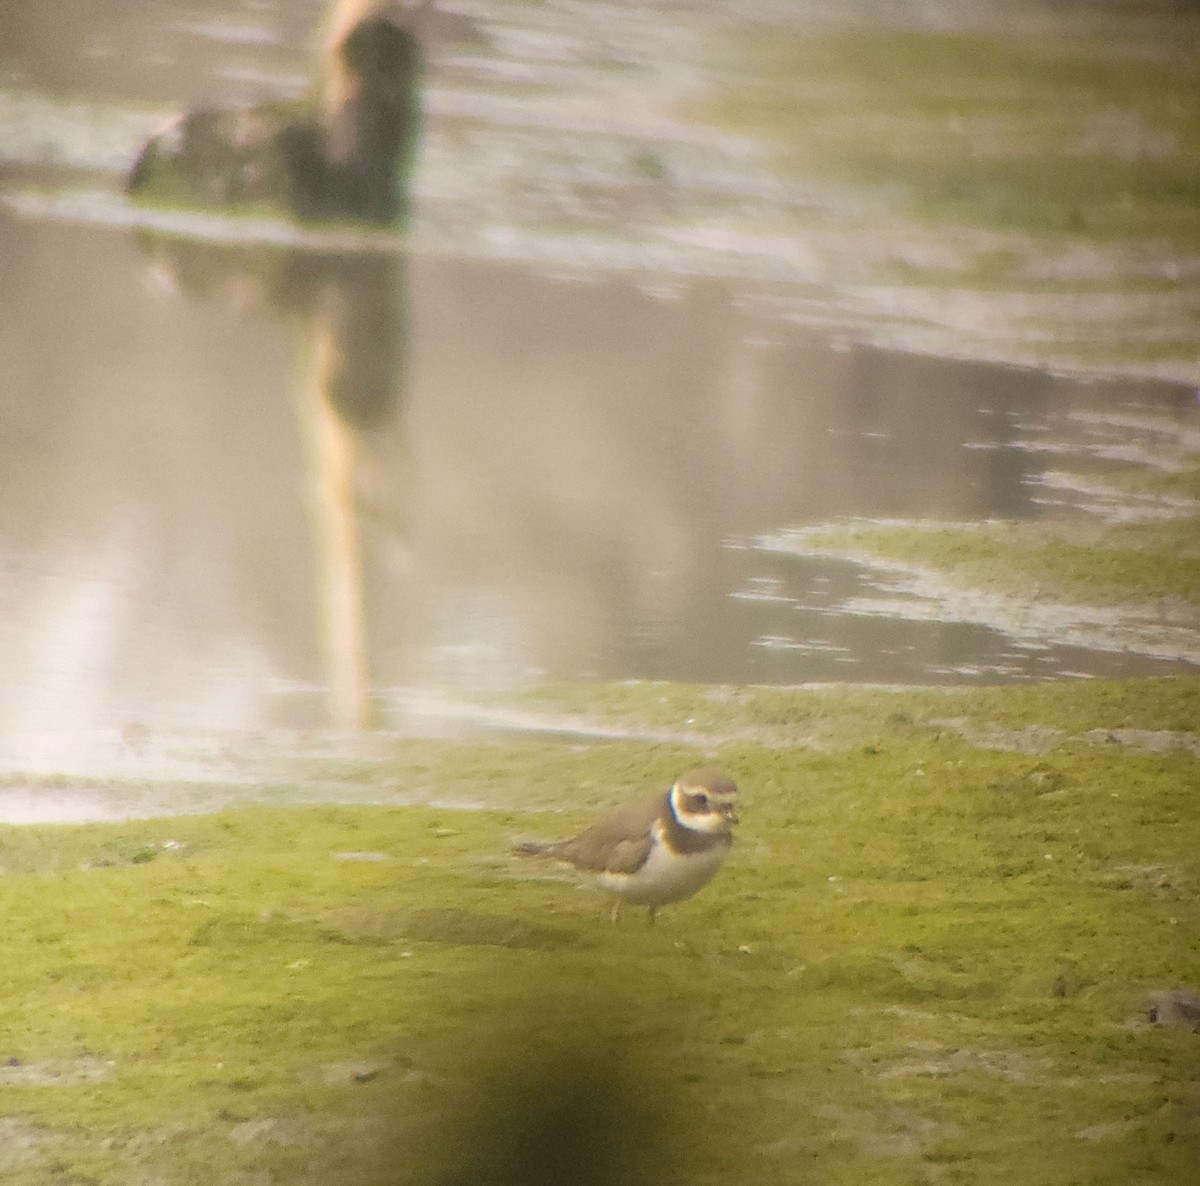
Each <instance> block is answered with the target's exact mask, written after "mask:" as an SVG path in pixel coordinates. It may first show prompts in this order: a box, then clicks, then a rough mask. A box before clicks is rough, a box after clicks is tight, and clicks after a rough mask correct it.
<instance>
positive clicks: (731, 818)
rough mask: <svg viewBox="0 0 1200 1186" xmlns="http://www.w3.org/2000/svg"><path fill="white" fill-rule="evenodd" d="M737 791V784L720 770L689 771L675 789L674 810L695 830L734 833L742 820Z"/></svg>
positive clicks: (685, 824)
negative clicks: (734, 826)
mask: <svg viewBox="0 0 1200 1186" xmlns="http://www.w3.org/2000/svg"><path fill="white" fill-rule="evenodd" d="M737 794H738V789H737V783H735V782H734V781H733V779H731V778H727V777H726V776H725V775H724V774H722V773H721V772H720V771H719V770H711V769H707V768H704V769H699V770H689V771H688V772H687V773H686V774H681V775H680V776H679V777H678V778H677V779H676V780H675V785H674V786H673V787H672V788H671V810H672V811H673V812H674V813H675V818H676V819H677V820H678V821H679V822H680V823H681V824H682V825H683V826H684V827H685V828H691V829H692V831H694V832H710V833H713V832H730V831H732V829H733V825H734V824H736V823H737V822H738V817H737V811H736V808H737Z"/></svg>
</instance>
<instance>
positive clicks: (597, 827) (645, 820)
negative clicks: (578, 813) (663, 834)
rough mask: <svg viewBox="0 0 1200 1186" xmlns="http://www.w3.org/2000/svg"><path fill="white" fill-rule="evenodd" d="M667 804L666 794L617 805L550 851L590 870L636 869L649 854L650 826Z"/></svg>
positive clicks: (614, 871) (617, 871) (618, 871)
mask: <svg viewBox="0 0 1200 1186" xmlns="http://www.w3.org/2000/svg"><path fill="white" fill-rule="evenodd" d="M665 807H666V795H665V794H657V795H655V796H654V797H653V798H650V799H645V800H642V801H641V802H638V803H630V804H628V805H626V806H625V807H618V808H617V809H616V811H613V812H610V813H609V814H608V815H606V816H604V817H603V818H601V819H598V820H597V821H596V822H595V823H594V824H592V826H591V827H590V828H585V829H584V830H583V831H582V832H580V833H579V835H578V836H576V837H575V838H574V839H573V840H564V841H563V842H562V843H561V844H556V845H555V846H554V849H553V853H552V855H554V856H556V857H558V858H559V859H560V860H565V861H570V862H571V864H572V865H574V866H575V867H576V868H578V869H586V870H588V871H589V872H593V873H636V872H637V870H638V869H640V868H641V867H642V865H643V864H644V863H645V861H646V858H647V857H648V856H649V855H650V846H651V839H650V829H651V827H652V826H653V825H654V821H655V820H656V819H658V818H659V816H660V815H661V814H662V812H663V810H664V809H665Z"/></svg>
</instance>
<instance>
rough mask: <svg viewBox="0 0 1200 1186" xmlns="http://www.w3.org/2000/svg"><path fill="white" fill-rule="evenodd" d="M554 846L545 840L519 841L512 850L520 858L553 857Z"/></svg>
mask: <svg viewBox="0 0 1200 1186" xmlns="http://www.w3.org/2000/svg"><path fill="white" fill-rule="evenodd" d="M553 849H554V845H553V844H552V843H547V842H546V841H544V840H518V841H516V842H515V843H514V844H513V846H512V850H513V853H514V854H515V855H516V856H519V857H548V856H551V855H553V851H552V850H553Z"/></svg>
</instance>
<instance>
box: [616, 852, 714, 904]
mask: <svg viewBox="0 0 1200 1186" xmlns="http://www.w3.org/2000/svg"><path fill="white" fill-rule="evenodd" d="M728 852H729V845H727V844H716V845H714V846H713V847H712V848H710V849H709V850H708V851H707V852H697V853H689V854H686V855H683V856H680V855H677V854H676V853H673V852H672V851H671V850H670V849H669V848H667V847H666V845H664V844H663V843H662V842H661V841H658V842H657V843H656V844H655V845H654V847H653V848H652V849H651V850H650V856H649V857H648V858H647V860H646V863H645V864H644V865H643V866H642V867H641V868H640V869H639V870H638V871H637V872H636V873H601V874H599V875H598V876H597V878H596V880H597V884H598V885H599V886H600V888H601V889H604V890H607V891H608V892H609V893H610V894H619V895H620V896H621V897H622V898H624V900H625V901H626V902H632V903H634V904H635V905H637V906H662V905H664V904H665V903H667V902H678V901H680V899H682V898H690V897H691V896H692V894H694V893H695V892H696V891H697V890H699V889H702V888H703V887H704V886H706V885H707V884H708V883H709V882H710V881H712V879H713V876H714V875H715V874H716V872H717V870H718V869H719V868H720V867H721V862H722V861H724V860H725V856H726V854H727V853H728Z"/></svg>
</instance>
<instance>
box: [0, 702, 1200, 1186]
mask: <svg viewBox="0 0 1200 1186" xmlns="http://www.w3.org/2000/svg"><path fill="white" fill-rule="evenodd" d="M1198 686H1200V684H1198V681H1195V680H1187V679H1178V680H1156V681H1144V682H1143V681H1132V682H1121V683H1108V684H1101V683H1089V684H1086V685H1082V686H1081V685H1067V686H1064V685H1041V686H1038V687H1031V688H1010V689H982V690H979V691H962V690H955V691H950V692H936V691H928V690H927V691H914V692H906V691H891V692H887V691H881V690H877V689H829V690H815V689H809V690H796V691H790V692H789V691H785V690H778V689H776V690H770V689H744V690H743V689H736V690H728V689H727V690H725V691H724V693H723V694H720V690H717V689H705V688H684V687H675V686H671V685H650V686H644V685H635V686H619V687H610V686H603V685H602V686H598V687H595V688H590V689H589V688H582V687H578V686H574V687H571V688H559V689H550V688H547V689H543V690H542V691H541V692H540V694H539V695H540V701H535V698H534V694H533V693H531V694H530V695H529V696H528V697H527V698H526V699H525V707H526V708H532V707H533V706H534V705H535V703H540V704H541V705H542V706H543V707H545V708H550V707H554V708H555V709H556V710H557V711H560V712H566V711H568V709H569V710H570V711H571V712H572V713H573V714H574V715H576V716H578V717H579V718H580V720H581V722H582V720H583V719H584V718H590V719H592V720H599V719H603V718H604V717H606V716H607V717H609V718H612V717H614V716H622V717H625V718H630V719H631V718H633V717H634V716H636V715H639V714H652V713H654V712H657V713H660V714H661V717H662V719H663V721H664V722H665V721H667V720H668V719H669V718H672V717H674V718H675V719H676V721H677V723H681V722H682V720H686V719H687V717H683V718H680V717H679V715H678V714H680V713H688V714H690V717H691V724H690V726H689V728H690V729H691V730H692V731H693V732H694V733H695V734H697V735H698V736H699V737H701V738H704V739H705V740H703V741H702V743H700V749H701V753H703V755H704V756H705V758H706V759H707V758H708V757H710V756H711V757H714V758H715V759H716V760H718V761H720V762H721V763H722V764H723V765H725V766H726V767H727V768H728V769H729V770H730V771H731V772H732V773H733V774H734V775H735V776H736V777H737V778H738V779H739V782H740V783H741V785H742V787H743V792H744V795H745V798H746V809H745V812H744V819H743V824H742V826H741V830H740V836H739V842H738V844H737V846H736V848H735V851H734V855H733V857H732V858H731V860H730V862H729V864H728V866H727V868H726V869H725V870H724V871H723V872H722V874H721V875H720V877H719V878H718V880H717V881H716V882H715V883H714V885H713V886H711V887H710V888H709V889H707V890H706V891H704V892H703V893H701V894H700V895H698V896H697V897H696V898H694V899H693V900H691V901H689V902H687V903H684V904H681V905H679V906H677V907H675V908H673V909H672V910H670V911H664V912H663V915H662V917H661V919H660V923H659V926H657V927H655V928H649V927H647V926H646V925H645V923H644V921H643V920H642V919H640V918H638V917H636V916H634V915H630V916H629V917H627V918H626V919H624V920H623V921H622V925H620V926H618V927H612V926H610V925H609V924H608V922H607V919H606V910H605V907H604V904H603V902H602V901H601V900H600V899H599V898H598V897H597V896H596V895H595V894H593V893H591V892H586V891H578V890H576V889H575V888H574V887H573V886H572V885H571V884H569V883H566V882H564V881H562V880H559V879H557V878H554V877H550V876H547V875H546V874H545V873H543V872H541V871H531V870H530V869H529V867H528V866H526V865H525V864H524V863H522V862H518V861H516V860H514V859H512V858H510V857H509V856H508V846H509V844H510V842H511V839H512V838H513V837H514V836H515V835H518V834H521V835H530V834H533V835H547V836H553V835H561V834H564V833H565V832H567V831H569V830H570V829H571V828H573V827H575V826H577V825H578V824H581V823H582V822H584V821H585V820H586V819H587V818H588V817H589V815H590V813H591V811H592V810H594V808H595V806H596V805H598V804H600V803H603V802H611V801H615V800H617V799H620V798H622V797H624V795H625V794H627V793H629V792H630V791H631V790H632V789H633V788H634V784H635V783H636V782H637V781H638V779H637V777H636V775H637V773H638V772H639V771H640V772H641V776H642V781H644V782H646V783H648V784H649V785H655V784H661V782H662V781H663V779H664V778H669V777H670V773H669V772H670V771H673V770H676V769H678V768H679V766H680V765H681V764H683V763H691V762H693V761H695V760H696V759H697V751H696V746H693V745H683V744H680V745H675V746H667V745H663V744H657V745H654V744H645V743H638V742H636V741H622V742H582V741H580V740H579V739H577V738H576V739H565V740H559V741H554V740H543V741H537V740H526V741H523V742H521V743H519V744H517V745H514V746H512V747H507V746H503V745H499V744H459V745H456V744H451V743H438V742H420V743H412V745H411V747H410V744H409V743H405V742H402V741H397V742H395V743H394V751H395V752H394V755H393V757H392V758H391V759H390V760H389V761H386V762H383V763H379V764H377V765H376V766H375V767H374V768H371V767H369V766H368V765H366V764H364V765H362V766H361V767H351V766H347V767H344V768H343V772H342V773H343V775H344V776H345V777H346V778H347V779H348V780H351V781H355V780H356V781H358V782H363V781H367V780H370V779H372V778H374V779H378V780H379V781H380V783H381V784H383V783H389V784H390V783H391V781H392V780H394V779H395V777H396V776H397V772H398V770H401V769H408V770H410V771H411V770H412V769H415V768H416V767H418V766H419V767H420V768H421V769H422V770H423V771H424V775H423V777H424V779H425V785H426V786H427V788H428V789H429V790H430V791H432V792H436V793H438V794H440V795H444V796H446V797H447V798H453V797H455V796H457V795H460V794H464V793H465V791H466V790H467V788H471V787H473V788H474V791H475V796H476V799H477V801H478V803H479V809H477V810H472V811H461V810H453V809H451V808H449V807H444V806H435V807H431V806H410V807H338V806H329V807H306V808H293V809H270V808H251V809H246V810H242V811H236V812H227V813H223V814H219V815H214V816H188V817H179V818H170V819H151V820H142V821H126V822H121V823H112V824H96V825H88V826H85V827H36V828H6V829H3V830H2V831H0V867H2V868H3V870H4V872H3V875H0V909H2V910H3V917H4V918H5V920H6V926H5V929H4V933H3V937H2V939H0V948H2V950H0V955H2V958H0V981H2V991H0V1032H3V1034H4V1035H5V1037H4V1048H3V1049H0V1100H2V1101H3V1107H4V1111H5V1114H6V1115H7V1116H8V1117H10V1118H13V1119H14V1120H15V1121H17V1122H19V1123H20V1124H21V1125H22V1126H23V1127H22V1130H21V1131H22V1132H23V1133H25V1134H26V1136H27V1137H28V1139H27V1140H25V1141H24V1144H23V1146H22V1150H23V1151H22V1154H21V1157H20V1158H17V1159H14V1161H13V1163H12V1166H11V1169H10V1170H9V1177H8V1179H7V1180H9V1181H12V1182H14V1183H16V1184H18V1186H33V1184H34V1183H38V1184H39V1186H40V1184H41V1183H44V1182H47V1181H62V1182H83V1181H87V1182H95V1183H118V1182H120V1183H125V1182H129V1181H150V1180H154V1181H165V1182H171V1183H185V1184H186V1183H190V1182H200V1181H211V1180H214V1178H215V1179H217V1180H221V1181H225V1182H246V1183H249V1182H252V1181H260V1180H267V1179H269V1180H272V1181H277V1182H314V1183H315V1182H323V1183H329V1182H332V1183H337V1182H351V1181H353V1182H385V1181H387V1182H406V1181H412V1182H417V1181H453V1180H460V1181H461V1180H468V1179H470V1180H494V1181H509V1180H521V1179H520V1178H519V1176H514V1172H513V1171H512V1166H513V1165H514V1164H517V1162H518V1161H519V1157H518V1154H519V1150H520V1148H521V1147H523V1146H522V1145H521V1142H522V1141H523V1140H525V1139H526V1137H528V1136H529V1134H530V1133H532V1134H534V1135H537V1134H539V1133H540V1134H541V1135H540V1137H538V1139H539V1140H540V1141H541V1142H542V1146H540V1147H549V1148H552V1149H556V1148H558V1146H557V1145H555V1143H554V1142H555V1140H557V1139H558V1135H561V1132H562V1131H563V1130H564V1127H565V1129H566V1130H568V1131H569V1132H570V1133H573V1134H575V1135H574V1136H573V1137H572V1138H571V1139H572V1140H573V1141H576V1142H577V1143H578V1142H582V1143H583V1145H584V1146H586V1145H587V1144H588V1142H589V1141H591V1142H593V1143H594V1144H596V1143H598V1145H599V1147H600V1148H602V1149H603V1150H605V1153H604V1155H603V1157H602V1159H601V1164H602V1167H603V1168H602V1170H601V1171H600V1176H599V1177H595V1176H594V1177H593V1178H591V1179H589V1180H597V1181H598V1180H614V1179H615V1178H616V1177H620V1178H621V1179H622V1180H635V1181H636V1180H645V1181H650V1180H657V1181H664V1180H665V1181H673V1180H680V1181H683V1180H688V1181H701V1182H703V1181H729V1180H739V1181H755V1182H768V1183H769V1182H792V1181H796V1180H805V1181H813V1182H827V1183H841V1182H853V1181H861V1180H862V1178H863V1177H864V1176H865V1175H866V1174H868V1173H869V1174H870V1175H871V1177H872V1178H873V1179H878V1180H879V1181H881V1182H884V1183H888V1182H896V1183H909V1182H914V1181H927V1180H933V1179H934V1178H936V1177H945V1175H947V1174H949V1175H951V1180H963V1181H966V1180H972V1181H992V1180H995V1181H1002V1180H1012V1181H1022V1182H1031V1183H1042V1182H1045V1183H1049V1182H1061V1181H1088V1182H1098V1183H1100V1182H1113V1183H1117V1182H1127V1181H1133V1180H1136V1181H1145V1182H1164V1183H1169V1182H1182V1181H1184V1180H1186V1174H1187V1172H1188V1167H1189V1166H1191V1165H1194V1163H1195V1159H1196V1157H1197V1155H1198V1154H1200V1124H1198V1123H1197V1119H1196V1117H1197V1113H1196V1096H1195V1086H1194V1071H1195V1067H1196V1065H1197V1060H1198V1059H1200V1047H1198V1046H1197V1042H1200V1038H1198V1037H1197V1036H1196V1035H1194V1034H1192V1033H1189V1032H1187V1031H1186V1030H1178V1029H1170V1028H1167V1027H1162V1026H1152V1025H1151V1024H1150V1023H1149V1021H1148V1020H1147V1016H1148V1015H1147V1011H1146V1008H1145V998H1146V997H1147V994H1149V993H1151V992H1154V991H1156V990H1159V989H1162V988H1166V987H1172V986H1174V985H1177V984H1192V985H1195V984H1196V983H1197V981H1200V950H1198V949H1197V947H1196V944H1195V935H1196V933H1197V925H1198V924H1200V910H1198V907H1197V896H1196V886H1197V877H1198V875H1200V862H1198V860H1197V856H1196V845H1195V836H1196V834H1197V825H1198V824H1200V807H1198V805H1197V801H1196V789H1197V786H1198V785H1200V779H1198V777H1197V776H1198V774H1200V761H1198V759H1197V758H1196V756H1194V754H1191V753H1188V752H1185V751H1182V750H1176V751H1173V752H1169V753H1146V752H1141V751H1139V750H1138V749H1137V748H1135V747H1133V746H1131V745H1113V744H1096V743H1095V740H1094V739H1093V738H1091V737H1089V736H1087V734H1088V733H1089V731H1091V730H1095V729H1104V730H1121V729H1164V728H1177V727H1180V726H1184V725H1191V726H1192V727H1194V722H1195V721H1196V720H1197V719H1200V714H1198V713H1197V711H1196V710H1197V707H1198V701H1197V696H1198V691H1197V689H1198ZM706 709H707V711H708V712H710V713H711V715H709V716H701V717H700V719H697V714H702V713H704V712H705V711H706ZM722 714H724V715H722ZM730 718H732V721H731V719H730ZM946 718H954V719H955V720H956V721H957V722H958V726H956V727H953V728H951V727H948V726H947V725H946V723H945V721H946ZM822 719H824V720H826V721H834V722H836V729H831V731H830V732H829V733H828V734H827V742H828V745H827V746H826V747H825V748H823V749H816V748H812V747H809V746H805V745H802V744H792V745H787V746H780V747H778V748H765V747H764V746H763V745H761V744H758V743H757V742H755V741H754V740H751V739H746V738H743V739H740V740H728V739H725V740H722V737H721V736H720V733H721V732H722V730H724V731H725V733H726V735H727V733H728V731H729V727H730V725H731V723H736V722H737V721H738V720H742V721H744V722H745V723H747V724H756V725H758V726H762V725H763V723H764V722H767V723H768V725H769V727H770V728H771V729H774V730H776V731H777V732H776V736H777V739H782V737H783V735H784V734H785V733H787V732H789V731H790V732H791V733H792V735H793V738H794V739H795V740H796V741H799V739H800V735H801V734H802V732H803V731H804V730H805V729H806V728H808V727H809V726H811V724H812V723H813V722H814V721H819V720H822ZM964 721H966V722H968V723H973V724H974V725H975V726H977V727H979V728H983V727H985V726H989V725H990V726H992V727H995V726H998V725H1006V726H1008V727H1011V728H1013V729H1017V730H1021V729H1027V728H1030V727H1032V726H1035V725H1036V726H1039V727H1042V728H1046V729H1051V728H1053V729H1058V730H1061V731H1062V735H1061V737H1059V740H1058V743H1057V744H1056V746H1055V747H1054V748H1052V749H1051V750H1050V751H1049V752H1046V753H1042V754H1039V755H1031V754H1029V753H1023V752H1020V751H1019V750H1004V749H998V748H990V747H989V746H986V745H984V744H981V743H980V744H977V743H976V742H975V741H973V740H972V739H971V738H970V736H969V734H968V733H967V732H965V731H964V728H965V727H964V726H963V725H962V722H964ZM410 748H411V749H412V751H413V753H414V754H415V755H417V756H416V758H415V759H414V760H413V761H412V762H411V763H409V762H408V758H407V756H406V755H407V752H408V751H409V749H410ZM330 777H331V778H332V774H330ZM538 801H540V803H539V802H538ZM539 805H540V807H542V808H549V807H552V808H553V809H554V810H552V811H549V812H543V811H539V810H531V808H532V807H534V806H539ZM5 1063H8V1064H9V1066H8V1067H7V1068H6V1067H5V1066H4V1064H5ZM6 1069H7V1070H8V1071H9V1073H10V1074H9V1078H7V1079H6V1078H5V1077H4V1071H5V1070H6ZM39 1076H40V1077H39ZM581 1082H583V1083H585V1084H590V1086H587V1087H581V1086H580V1083H581ZM554 1101H558V1103H554ZM564 1101H565V1102H564ZM559 1105H561V1107H560V1106H559ZM556 1108H557V1110H555V1109H556ZM548 1111H549V1112H551V1113H553V1114H554V1115H556V1116H558V1117H559V1120H558V1121H556V1127H555V1130H554V1133H550V1134H547V1133H546V1132H544V1131H542V1130H541V1129H539V1128H538V1127H537V1125H538V1119H537V1117H538V1116H542V1115H543V1114H544V1113H547V1112H548ZM621 1132H628V1133H629V1137H630V1139H629V1143H628V1145H626V1144H624V1143H622V1142H621V1141H620V1140H619V1139H618V1138H617V1136H615V1135H614V1134H616V1133H621ZM514 1133H515V1134H517V1135H516V1136H514V1135H513V1134H514ZM522 1133H524V1134H526V1136H524V1137H522V1136H520V1134H522ZM588 1133H590V1134H592V1135H591V1136H590V1137H589V1136H587V1135H586V1134H588ZM681 1133H684V1134H686V1139H684V1140H682V1141H681V1140H680V1134H681ZM30 1134H32V1135H30ZM463 1134H470V1139H469V1141H466V1143H465V1144H464V1142H463V1141H462V1140H458V1139H457V1138H460V1137H462V1136H463ZM556 1134H557V1135H556ZM605 1134H607V1135H605ZM35 1137H36V1139H34V1138H35ZM529 1139H532V1137H530V1138H529ZM547 1141H548V1142H549V1145H548V1146H547V1145H546V1142H547ZM567 1147H569V1148H574V1147H575V1146H574V1145H571V1144H570V1143H569V1142H568V1146H567ZM456 1150H457V1151H456ZM464 1150H466V1151H464ZM489 1151H490V1153H489ZM560 1152H561V1151H560ZM626 1155H627V1156H626ZM489 1157H491V1158H492V1161H490V1162H489V1161H488V1159H489ZM622 1158H625V1159H624V1160H622ZM472 1159H474V1160H472ZM481 1159H482V1160H481ZM483 1164H492V1165H493V1170H492V1173H491V1175H490V1179H489V1175H488V1174H487V1173H484V1172H483V1171H482V1170H481V1168H480V1166H481V1165H483ZM496 1166H507V1167H509V1168H508V1169H503V1170H501V1169H496V1168H495V1167H496ZM606 1174H607V1175H609V1176H608V1177H607V1178H606V1177H605V1176H604V1175H606ZM524 1180H531V1179H527V1178H526V1179H524ZM532 1180H548V1179H544V1178H535V1179H532Z"/></svg>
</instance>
